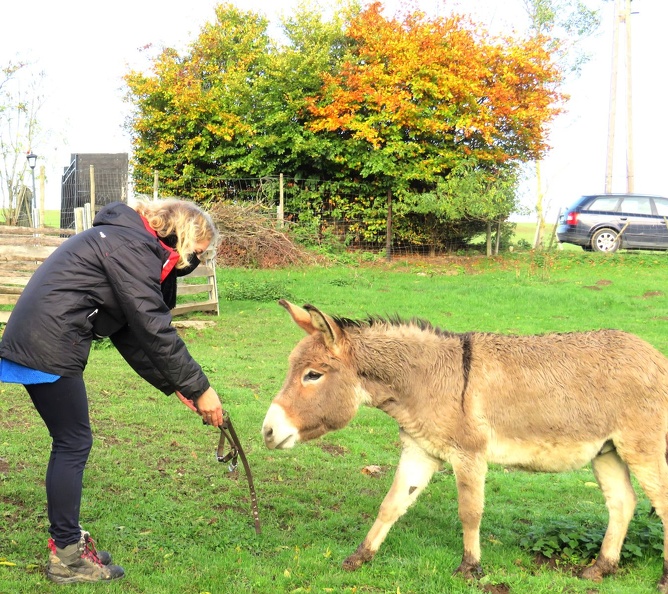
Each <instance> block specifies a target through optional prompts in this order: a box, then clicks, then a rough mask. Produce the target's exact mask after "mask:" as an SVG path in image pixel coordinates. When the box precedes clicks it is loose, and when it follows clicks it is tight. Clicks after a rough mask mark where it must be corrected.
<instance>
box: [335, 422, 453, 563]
mask: <svg viewBox="0 0 668 594" xmlns="http://www.w3.org/2000/svg"><path fill="white" fill-rule="evenodd" d="M400 437H401V441H402V445H403V450H402V452H401V458H400V459H399V466H398V467H397V471H396V474H395V475H394V481H393V482H392V486H391V487H390V490H389V491H388V493H387V495H386V496H385V499H384V500H383V503H382V504H381V506H380V510H379V511H378V517H377V518H376V521H375V522H374V524H373V526H372V527H371V530H369V533H368V534H367V535H366V538H365V539H364V541H363V542H362V544H361V545H360V546H359V547H357V550H356V551H355V552H354V553H353V554H352V555H350V557H348V558H347V559H346V560H345V561H344V562H343V568H344V569H347V570H348V571H353V570H355V569H357V568H359V567H360V566H361V565H362V564H363V563H366V562H367V561H370V560H371V559H373V556H374V555H375V554H376V551H377V550H378V549H379V548H380V545H381V544H382V542H383V541H384V540H385V537H386V536H387V533H388V532H389V531H390V528H392V524H394V523H395V522H396V521H397V520H398V519H399V518H400V517H401V516H402V515H404V514H405V513H406V510H407V509H408V508H409V507H410V506H411V505H412V504H413V503H414V502H415V500H416V499H417V498H418V495H419V494H420V493H421V492H422V490H423V489H424V488H425V487H426V486H427V485H428V484H429V481H430V480H431V477H432V476H433V475H434V472H436V471H437V470H438V469H439V468H440V466H441V463H440V461H439V460H437V459H436V458H433V457H432V456H430V455H429V454H427V453H426V452H425V451H424V450H423V449H422V448H420V447H419V446H418V445H417V444H416V443H415V441H414V440H413V439H412V438H411V437H409V436H408V435H406V434H405V433H404V432H403V431H402V432H401V434H400Z"/></svg>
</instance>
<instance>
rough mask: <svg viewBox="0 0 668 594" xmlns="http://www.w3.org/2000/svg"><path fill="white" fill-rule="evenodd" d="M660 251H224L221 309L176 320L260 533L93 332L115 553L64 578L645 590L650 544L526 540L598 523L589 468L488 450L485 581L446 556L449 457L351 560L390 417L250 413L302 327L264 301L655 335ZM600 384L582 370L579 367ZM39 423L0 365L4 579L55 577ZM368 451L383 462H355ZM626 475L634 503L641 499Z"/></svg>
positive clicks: (665, 264) (45, 445)
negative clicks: (354, 257) (400, 254)
mask: <svg viewBox="0 0 668 594" xmlns="http://www.w3.org/2000/svg"><path fill="white" fill-rule="evenodd" d="M667 284H668V256H667V255H666V254H654V253H648V254H643V253H637V254H635V253H618V254H613V255H610V256H606V255H602V254H585V253H584V252H582V251H579V252H555V253H550V254H542V253H538V254H529V253H524V254H520V253H516V254H510V255H507V256H504V257H500V258H492V259H486V258H444V259H439V260H426V261H418V260H415V261H409V260H395V261H394V262H392V263H390V264H386V263H377V264H372V265H361V264H360V265H353V266H345V267H344V266H331V267H317V268H316V267H314V268H293V269H288V270H261V271H258V270H242V269H222V270H220V271H219V291H220V295H221V314H220V316H219V317H208V316H205V315H195V314H193V315H191V316H190V317H191V318H196V319H206V320H210V321H213V322H214V325H213V327H211V328H205V329H202V330H184V331H182V333H183V337H184V339H185V340H186V342H187V344H188V347H189V349H190V350H191V352H192V353H193V355H194V356H195V358H196V359H197V360H198V361H199V362H200V363H201V364H202V366H203V367H204V368H205V370H206V371H207V373H208V374H209V377H210V378H211V379H212V382H213V384H214V386H215V387H216V389H217V390H218V391H219V393H220V394H221V395H222V397H223V400H224V406H225V408H226V409H227V410H228V411H229V412H230V415H231V418H232V419H233V421H234V424H235V427H236V429H237V432H238V433H239V435H240V436H241V437H242V439H243V443H244V448H245V450H246V452H247V454H248V456H249V460H250V464H251V467H252V469H253V473H254V478H255V483H256V488H257V493H258V499H259V505H260V517H261V520H262V523H263V533H262V534H261V535H260V536H256V534H255V532H254V530H253V522H252V518H251V514H250V509H249V495H248V489H247V485H246V482H245V477H244V474H243V471H241V472H239V473H233V474H229V473H228V472H227V471H226V468H225V466H224V465H221V464H218V463H217V462H216V460H215V457H214V450H215V445H216V443H217V437H218V434H217V432H216V431H215V430H214V429H212V428H208V427H204V426H202V424H201V422H200V421H199V419H198V417H197V416H196V415H194V414H193V413H192V412H190V411H189V410H188V409H186V407H184V406H183V405H181V404H180V403H179V402H178V401H177V399H176V398H175V397H167V396H164V395H162V394H161V393H158V392H156V391H155V390H154V389H153V388H151V387H150V386H149V385H148V384H146V383H144V382H143V381H142V380H140V379H139V378H138V377H136V376H135V375H134V374H133V372H132V371H131V370H130V369H129V367H128V366H127V364H126V363H125V362H124V361H123V360H122V359H121V357H120V356H119V355H118V354H117V353H116V352H115V350H114V349H113V348H106V346H107V343H102V344H101V345H100V347H98V348H96V349H95V350H94V351H93V352H92V353H91V357H90V361H89V365H88V368H87V370H86V380H87V384H88V388H89V396H90V404H91V418H92V424H93V429H94V434H95V445H94V447H93V451H92V453H91V458H90V461H89V464H88V467H87V470H86V475H85V489H84V501H83V505H82V518H81V520H82V524H83V525H84V527H86V529H88V530H90V531H91V533H92V535H93V537H94V538H95V539H97V541H98V544H99V545H100V547H101V548H104V549H105V550H110V551H111V552H112V553H113V554H114V559H115V560H116V562H118V563H119V564H121V565H123V566H124V567H125V569H126V573H127V576H126V578H125V579H123V580H121V581H119V582H116V583H110V584H106V585H104V586H95V585H91V586H86V585H80V586H77V587H76V591H77V593H78V594H85V593H89V592H90V593H92V592H99V591H100V588H103V589H104V591H105V592H110V593H111V592H118V593H121V592H123V593H133V594H134V593H146V594H162V593H164V594H175V593H179V594H203V593H206V592H208V593H210V594H227V593H231V592H234V593H240V592H248V593H260V594H264V593H267V594H278V593H285V594H292V593H302V592H304V593H306V592H312V593H316V592H317V593H326V592H345V593H350V594H357V593H359V594H361V593H365V594H366V593H369V594H378V593H387V594H390V593H391V594H399V593H400V594H408V593H416V594H417V593H421V594H422V593H434V594H435V593H442V592H452V593H472V592H481V591H486V592H495V593H501V592H511V593H512V594H537V593H548V592H550V593H553V592H567V593H569V594H576V593H581V594H593V593H601V594H607V593H610V594H612V593H615V594H620V593H621V594H624V593H629V594H630V593H633V594H644V593H650V592H655V589H656V583H657V581H658V580H659V578H660V576H661V571H662V566H663V562H662V559H661V557H660V555H659V554H658V553H657V552H656V551H654V550H653V549H651V548H648V549H646V550H644V551H643V552H642V555H641V556H639V557H638V558H637V559H636V560H633V561H630V562H626V563H623V564H622V566H621V568H620V570H619V572H618V574H617V575H615V576H613V577H609V578H606V579H605V580H604V581H603V582H602V583H598V584H592V583H588V582H584V581H582V580H579V579H578V578H576V577H573V575H572V573H571V571H570V570H569V568H568V566H565V567H564V568H563V569H559V568H556V569H555V568H549V567H547V566H544V565H541V564H539V563H537V562H536V559H535V558H534V555H533V554H531V553H530V552H528V551H527V550H526V549H525V548H523V547H522V546H520V542H521V540H522V538H523V537H525V536H527V535H528V534H529V533H530V532H531V531H532V530H535V529H536V528H537V527H541V526H549V525H551V524H553V523H554V522H556V521H559V520H568V521H570V522H572V523H574V525H576V526H581V527H584V526H595V527H600V528H602V527H604V526H605V523H606V516H607V514H606V511H605V508H604V504H603V497H602V495H601V493H600V491H599V490H598V488H596V487H595V486H593V483H594V477H593V474H592V472H591V470H590V468H588V467H587V468H584V469H581V470H577V471H573V472H569V473H563V474H558V475H550V474H529V473H524V472H516V471H512V470H509V469H505V468H503V467H499V466H492V467H491V470H490V473H489V476H488V480H487V492H486V510H485V516H484V518H483V523H482V530H481V539H482V549H483V553H482V555H483V557H482V562H483V567H484V569H485V571H486V577H485V578H484V581H483V582H482V583H481V584H480V585H478V586H475V585H471V584H468V583H466V582H464V581H462V580H461V579H460V578H457V577H452V572H453V571H454V569H455V568H456V567H457V566H458V564H459V562H460V559H461V552H462V544H461V530H460V525H459V520H458V518H457V501H456V490H455V486H454V480H453V476H452V474H451V472H449V471H445V472H443V473H440V474H438V475H437V476H436V477H435V478H434V480H433V481H432V483H431V484H430V486H429V487H428V488H427V489H426V491H425V492H424V494H423V495H422V496H421V498H420V499H419V500H418V501H417V503H416V504H415V505H414V506H413V507H412V508H411V509H410V510H409V511H408V513H407V514H406V515H405V516H404V517H403V518H402V519H401V520H399V521H398V522H397V524H396V525H395V526H394V528H393V529H392V530H391V531H390V533H389V536H388V537H387V539H386V541H385V543H384V544H383V546H382V547H381V549H380V551H379V553H378V555H377V556H376V558H375V559H374V560H373V561H372V562H371V563H369V564H367V565H365V566H364V567H362V568H361V569H360V570H358V571H356V572H353V573H348V572H345V571H343V570H342V569H341V563H342V561H343V560H344V559H345V558H346V557H347V556H348V555H349V554H350V553H352V552H353V551H354V550H355V548H356V547H357V545H358V544H359V543H360V542H361V541H362V540H363V538H364V536H365V534H366V532H367V531H368V529H369V528H370V526H371V524H372V522H373V519H374V518H375V516H376V513H377V511H378V507H379V505H380V503H381V501H382V499H383V497H384V495H385V493H386V492H387V490H388V488H389V485H390V483H391V481H392V476H393V471H394V468H395V466H396V463H397V460H398V456H399V444H398V435H397V427H396V423H395V422H394V421H393V420H392V419H390V418H389V417H387V416H385V415H384V414H383V413H381V412H380V411H377V410H373V409H363V410H362V411H360V413H359V414H358V416H357V417H356V418H355V419H354V420H353V421H352V422H351V423H350V425H349V426H348V427H346V428H345V429H343V430H341V431H338V432H336V433H331V434H328V435H327V436H325V437H323V438H320V439H318V440H316V441H314V442H310V443H308V444H300V445H299V446H297V447H296V448H295V449H293V450H290V451H286V452H281V451H269V450H266V449H265V448H264V446H263V443H262V439H261V436H260V426H261V423H262V419H263V417H264V414H265V412H266V410H267V407H268V406H269V403H270V401H271V399H272V398H273V397H274V395H275V394H276V393H277V391H278V390H279V389H280V386H281V384H282V382H283V379H284V374H285V371H286V368H287V357H288V354H289V352H290V351H291V349H292V348H293V346H294V345H295V344H296V342H297V341H298V340H299V339H301V337H302V331H301V330H299V328H297V327H296V326H295V325H294V323H293V322H292V320H291V319H290V318H289V316H288V315H287V313H286V312H285V311H284V310H283V309H282V308H281V307H279V306H278V305H277V304H276V301H277V300H278V299H279V298H287V299H289V300H291V301H294V302H296V303H298V304H303V303H313V304H314V305H316V306H318V307H320V308H321V309H323V310H324V311H325V312H327V313H331V314H337V315H341V316H345V317H352V318H361V317H365V316H366V314H379V315H389V314H394V313H398V314H400V315H402V316H403V317H411V316H418V317H423V318H426V319H428V320H430V321H431V322H432V323H434V324H435V325H438V326H441V327H442V328H447V329H449V330H452V331H469V330H476V331H485V332H501V333H518V334H529V333H543V332H548V331H559V332H561V331H573V330H588V329H594V328H609V327H614V328H620V329H623V330H628V331H630V332H634V333H636V334H638V335H640V336H642V337H643V338H645V339H646V340H648V341H649V342H650V343H652V344H653V345H655V346H656V347H657V348H658V349H659V350H661V351H662V352H664V353H666V354H668V299H667V298H666V295H665V294H664V291H665V287H666V286H668V285H667ZM592 389H596V386H592ZM48 451H49V437H48V434H47V432H46V430H45V428H44V426H43V424H42V422H41V420H40V419H39V418H38V416H37V414H36V413H35V411H34V410H33V408H32V405H31V404H30V402H29V399H28V397H27V395H26V394H25V392H24V390H23V388H22V387H21V386H16V385H11V384H0V533H1V534H2V538H1V539H0V594H10V593H11V594H17V593H20V594H29V593H30V594H31V593H34V592H42V593H54V592H62V589H61V587H58V586H55V585H53V584H51V583H50V582H48V581H47V580H46V578H45V577H44V573H43V567H44V564H45V560H46V539H47V536H48V535H47V532H46V528H47V518H46V504H45V501H44V489H43V474H44V470H45V466H46V462H47V458H48ZM368 465H377V466H379V467H380V469H381V472H380V475H379V476H370V475H368V474H365V473H363V472H362V470H363V469H364V468H365V467H366V466H368ZM638 494H639V501H640V505H639V512H638V518H637V519H636V520H634V522H640V523H641V524H642V525H645V524H647V523H648V522H654V523H656V522H657V520H648V516H647V513H648V509H649V504H648V502H647V501H646V499H645V498H644V495H643V494H642V493H641V492H640V491H638Z"/></svg>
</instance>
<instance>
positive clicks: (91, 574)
mask: <svg viewBox="0 0 668 594" xmlns="http://www.w3.org/2000/svg"><path fill="white" fill-rule="evenodd" d="M52 543H53V541H52V539H49V549H50V555H49V563H48V565H47V567H46V575H47V577H48V578H49V579H50V580H51V581H52V582H55V583H57V584H75V583H79V582H101V581H109V580H115V579H117V578H121V577H123V576H124V575H125V572H124V571H123V568H122V567H120V566H119V565H111V564H109V565H104V564H103V563H102V561H101V559H100V557H99V554H98V553H97V552H96V551H95V543H93V542H92V539H91V538H90V535H88V538H86V535H85V534H82V536H81V539H80V540H79V542H76V543H74V544H71V545H68V546H66V547H65V548H64V549H61V548H59V547H57V546H56V545H55V543H53V548H52ZM107 557H108V559H109V561H111V556H110V555H109V553H107Z"/></svg>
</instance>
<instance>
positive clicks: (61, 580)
mask: <svg viewBox="0 0 668 594" xmlns="http://www.w3.org/2000/svg"><path fill="white" fill-rule="evenodd" d="M46 577H47V578H49V579H50V580H51V581H52V582H53V583H54V584H96V583H98V582H111V581H113V580H120V579H121V578H123V577H125V574H122V575H119V576H116V577H109V578H99V579H86V577H85V576H80V575H73V576H69V577H66V576H61V575H54V574H52V573H50V572H48V571H47V572H46Z"/></svg>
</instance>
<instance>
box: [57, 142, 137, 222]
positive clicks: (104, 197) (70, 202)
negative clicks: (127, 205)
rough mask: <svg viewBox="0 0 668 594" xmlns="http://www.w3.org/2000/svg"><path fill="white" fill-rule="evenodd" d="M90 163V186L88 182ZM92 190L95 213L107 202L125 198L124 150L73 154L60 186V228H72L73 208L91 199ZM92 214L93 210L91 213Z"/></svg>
mask: <svg viewBox="0 0 668 594" xmlns="http://www.w3.org/2000/svg"><path fill="white" fill-rule="evenodd" d="M91 165H92V166H93V172H94V176H95V177H94V182H95V183H94V186H93V185H91V175H90V174H91ZM93 187H94V189H95V212H97V211H98V210H100V207H102V206H104V205H105V204H109V203H110V202H127V200H128V154H127V153H76V154H73V155H72V157H71V162H70V164H69V166H68V167H66V168H65V171H64V172H63V181H62V185H61V189H60V228H61V229H70V228H72V227H74V209H75V208H79V207H82V206H84V205H85V204H89V203H90V202H91V195H92V188H93ZM92 216H93V217H94V216H95V213H92Z"/></svg>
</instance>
